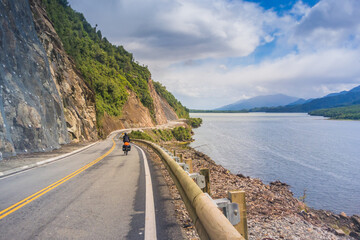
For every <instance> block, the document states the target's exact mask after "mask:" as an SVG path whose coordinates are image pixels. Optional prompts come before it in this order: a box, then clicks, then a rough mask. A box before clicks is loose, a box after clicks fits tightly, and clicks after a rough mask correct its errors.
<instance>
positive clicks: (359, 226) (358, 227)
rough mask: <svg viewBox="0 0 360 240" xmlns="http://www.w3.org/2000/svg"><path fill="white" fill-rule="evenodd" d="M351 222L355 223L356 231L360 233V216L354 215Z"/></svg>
mask: <svg viewBox="0 0 360 240" xmlns="http://www.w3.org/2000/svg"><path fill="white" fill-rule="evenodd" d="M351 220H352V222H353V223H354V225H355V229H356V230H357V231H358V232H360V216H357V215H353V216H352V217H351Z"/></svg>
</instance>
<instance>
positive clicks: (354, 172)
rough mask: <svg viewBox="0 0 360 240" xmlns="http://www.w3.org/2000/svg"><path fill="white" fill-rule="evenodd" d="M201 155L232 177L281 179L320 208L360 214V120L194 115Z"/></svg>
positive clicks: (282, 115)
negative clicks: (233, 174) (200, 121)
mask: <svg viewBox="0 0 360 240" xmlns="http://www.w3.org/2000/svg"><path fill="white" fill-rule="evenodd" d="M191 117H200V118H202V119H203V124H202V126H201V127H200V128H197V129H194V132H195V135H194V137H193V138H194V139H195V142H193V143H192V144H191V146H192V147H195V148H196V149H197V150H199V151H201V152H203V153H205V154H207V155H208V156H210V157H211V158H212V159H213V160H214V161H215V162H216V163H218V164H221V165H222V166H224V167H225V168H227V169H229V170H230V171H231V172H233V173H241V174H243V175H245V176H250V177H256V178H260V179H261V180H263V182H265V183H269V182H272V181H275V180H280V181H282V182H285V183H287V184H289V185H290V186H291V190H292V191H293V192H294V195H295V197H299V196H302V195H303V193H304V189H306V195H307V197H306V200H305V201H306V203H307V204H308V205H309V206H311V207H314V208H316V209H326V210H332V211H334V212H336V213H340V212H345V213H346V214H348V215H352V214H358V215H359V214H360V121H335V120H327V119H326V118H323V117H314V116H309V115H307V114H303V113H192V114H191Z"/></svg>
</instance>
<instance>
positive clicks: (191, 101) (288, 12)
mask: <svg viewBox="0 0 360 240" xmlns="http://www.w3.org/2000/svg"><path fill="white" fill-rule="evenodd" d="M69 3H70V5H71V6H72V7H73V8H74V9H75V10H77V11H79V12H82V13H83V14H84V15H85V17H86V18H87V20H88V21H89V22H90V23H91V24H92V25H95V24H98V29H100V30H101V31H102V34H103V36H105V37H106V38H107V39H108V40H109V41H110V42H112V43H113V44H116V45H123V46H124V47H125V49H127V50H128V51H130V52H132V53H133V54H134V57H135V59H136V60H137V61H139V62H140V64H144V65H147V66H149V69H150V71H151V73H152V78H153V79H154V80H156V81H159V82H161V83H162V84H164V85H165V86H166V87H167V89H168V90H170V91H171V92H172V93H173V94H174V95H175V96H176V97H177V98H178V99H179V100H180V101H181V102H182V103H183V104H184V105H186V106H187V107H189V108H197V109H212V108H216V107H219V106H222V105H226V104H229V103H232V102H235V101H238V100H240V99H246V98H250V97H254V96H259V95H269V94H277V93H283V94H287V95H290V96H295V97H302V98H313V97H320V96H324V95H326V94H328V93H331V92H337V91H342V90H349V89H351V88H352V87H354V86H357V85H360V68H359V64H360V1H359V0H341V1H339V0H302V1H301V0H289V1H286V0H263V1H259V0H252V1H250V0H247V1H245V0H231V1H230V0H197V1H193V0H171V1H170V0H147V1H144V0H107V1H101V2H100V1H96V0H69Z"/></svg>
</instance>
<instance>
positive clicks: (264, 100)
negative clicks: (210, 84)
mask: <svg viewBox="0 0 360 240" xmlns="http://www.w3.org/2000/svg"><path fill="white" fill-rule="evenodd" d="M298 100H299V98H297V97H291V96H287V95H285V94H273V95H263V96H257V97H253V98H250V99H246V100H239V101H237V102H235V103H232V104H229V105H225V106H222V107H220V108H217V109H215V110H221V111H223V110H230V111H238V110H249V109H252V108H256V107H276V106H282V105H287V104H291V103H293V102H295V101H298Z"/></svg>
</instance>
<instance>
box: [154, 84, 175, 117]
mask: <svg viewBox="0 0 360 240" xmlns="http://www.w3.org/2000/svg"><path fill="white" fill-rule="evenodd" d="M149 90H150V94H151V97H152V98H153V99H154V109H155V118H156V123H157V124H165V123H167V122H168V121H169V120H177V119H178V117H177V115H176V113H175V111H174V110H173V109H172V108H171V107H170V105H169V103H168V102H167V101H166V100H165V99H163V98H162V97H161V96H159V95H158V94H157V92H156V90H155V87H154V85H153V82H152V80H151V79H150V80H149Z"/></svg>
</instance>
